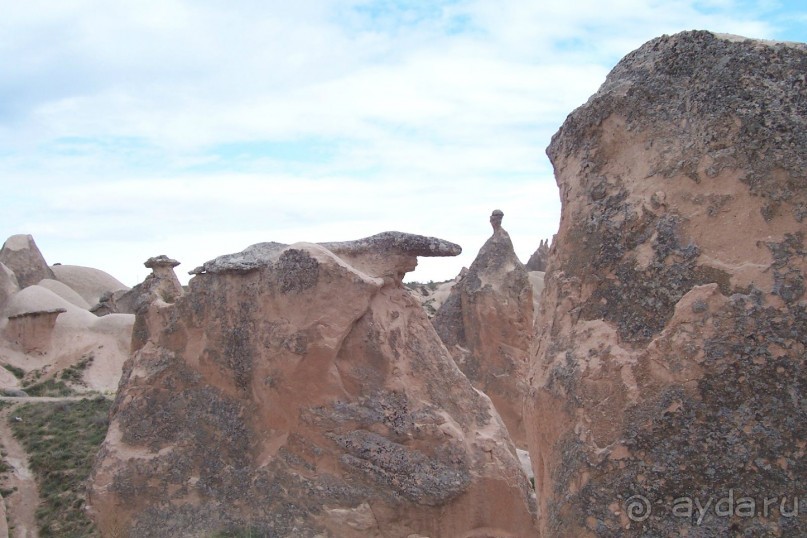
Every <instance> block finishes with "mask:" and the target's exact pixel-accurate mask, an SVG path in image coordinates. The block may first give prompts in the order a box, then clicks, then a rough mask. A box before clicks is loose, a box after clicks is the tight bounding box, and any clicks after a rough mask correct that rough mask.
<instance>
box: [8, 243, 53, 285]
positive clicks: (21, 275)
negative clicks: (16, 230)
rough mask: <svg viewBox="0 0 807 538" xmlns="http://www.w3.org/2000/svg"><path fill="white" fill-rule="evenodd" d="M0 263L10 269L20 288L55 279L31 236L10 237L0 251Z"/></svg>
mask: <svg viewBox="0 0 807 538" xmlns="http://www.w3.org/2000/svg"><path fill="white" fill-rule="evenodd" d="M0 263H2V264H4V265H5V266H6V267H8V268H9V269H11V270H12V271H13V272H14V274H15V275H16V277H17V282H18V284H19V286H20V287H21V288H25V287H27V286H32V285H34V284H36V283H37V282H39V281H40V280H42V279H43V278H51V279H52V278H55V276H54V275H53V272H52V271H51V270H50V267H48V264H47V262H46V261H45V258H44V257H43V256H42V253H41V252H40V251H39V248H38V247H37V246H36V243H35V242H34V238H33V236H31V235H22V234H20V235H12V236H11V237H9V238H8V239H6V242H5V243H3V248H2V249H0Z"/></svg>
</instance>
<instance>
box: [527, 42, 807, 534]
mask: <svg viewBox="0 0 807 538" xmlns="http://www.w3.org/2000/svg"><path fill="white" fill-rule="evenodd" d="M805 77H807V46H805V45H802V44H792V43H772V42H760V41H753V40H745V39H742V38H736V37H728V36H719V35H714V34H711V33H708V32H685V33H681V34H677V35H674V36H672V37H669V36H663V37H660V38H657V39H654V40H652V41H650V42H648V43H647V44H645V45H644V46H642V47H641V48H640V49H638V50H636V51H635V52H632V53H631V54H629V55H628V56H626V57H625V58H624V59H623V60H622V61H621V62H620V63H619V64H618V65H617V66H616V67H615V68H614V70H613V71H612V72H611V73H610V74H609V75H608V78H607V79H606V81H605V83H604V84H603V86H602V87H601V88H600V90H599V91H598V92H597V93H596V94H595V95H594V96H593V97H591V99H589V101H588V102H587V103H586V104H585V105H583V106H582V107H580V108H578V109H577V110H575V111H574V112H573V113H572V114H571V115H570V116H569V117H568V118H567V120H566V122H565V123H564V124H563V126H562V127H561V129H560V131H559V132H558V133H557V134H556V135H555V136H554V137H553V139H552V143H551V144H550V146H549V149H548V150H547V153H548V154H549V157H550V159H551V160H552V163H553V165H554V168H555V176H556V179H557V183H558V186H559V187H560V194H561V200H562V214H561V224H560V231H559V233H558V236H557V237H558V243H559V245H560V248H558V249H553V252H552V254H551V257H550V263H549V268H550V269H551V272H550V273H548V274H547V275H546V276H547V278H546V288H545V290H544V294H543V297H542V299H541V311H540V323H539V324H538V326H540V327H543V330H542V333H541V334H540V335H539V338H538V342H537V349H536V354H535V355H534V363H533V366H532V372H531V383H532V387H533V397H532V398H531V403H532V405H531V406H528V407H531V409H530V410H529V417H528V420H529V426H528V435H529V437H530V439H529V445H530V453H531V455H532V461H533V467H534V469H535V474H536V487H537V490H538V498H539V499H540V504H541V507H540V527H541V529H542V531H543V534H544V535H546V536H575V537H577V536H594V535H596V536H639V535H641V536H679V535H688V536H728V535H732V536H740V535H743V536H763V535H765V536H807V518H806V517H805V514H807V504H805V499H803V498H802V497H803V496H804V492H805V491H807V463H806V462H807V459H805V441H804V440H805V439H807V408H805V406H804V402H803V400H802V398H803V395H804V394H805V393H807V372H805V362H804V357H805V353H807V349H806V348H807V300H806V299H807V297H805V280H804V278H805V271H807V247H805V244H804V230H805V224H804V218H805V216H807V177H805V173H806V172H807V78H805ZM637 495H639V496H642V497H643V498H645V499H647V501H648V503H649V504H647V505H643V504H642V503H643V502H644V501H643V499H642V498H639V497H635V496H637ZM730 495H732V496H733V499H734V505H733V506H732V510H735V511H734V512H733V513H732V514H733V517H726V516H720V515H717V514H716V513H715V510H714V509H712V510H709V511H708V513H707V514H705V515H704V517H703V518H702V519H701V520H700V521H698V516H699V514H698V512H697V510H692V512H694V514H693V515H692V516H691V517H686V515H687V512H686V509H687V505H686V502H685V501H681V499H682V498H685V497H688V498H689V499H690V501H691V502H692V503H693V504H694V503H695V502H696V501H697V502H699V503H702V504H703V505H704V506H705V505H706V503H707V502H708V501H709V500H710V498H711V500H712V502H713V508H715V507H714V503H716V502H717V500H718V499H721V498H724V499H728V498H729V496H730ZM794 496H798V497H799V499H800V500H801V506H800V514H799V515H798V516H793V508H794V506H793V502H794ZM772 497H776V501H775V506H772V505H769V506H768V507H767V509H766V510H765V511H766V512H767V513H766V514H763V500H764V499H769V498H772ZM740 498H746V500H745V501H744V504H743V511H742V513H739V514H738V513H737V510H739V503H738V502H737V500H738V499H740ZM749 498H750V499H754V500H755V502H756V506H755V507H754V508H753V509H751V508H750V503H749V501H748V500H747V499H749ZM675 499H679V503H678V505H677V508H678V511H677V512H675V513H674V512H673V508H674V506H675V505H674V500H675ZM728 504H729V503H728V500H726V502H724V504H723V508H722V509H723V510H726V506H728ZM782 507H784V510H783V509H782ZM644 508H649V509H650V513H647V512H645V513H642V509H644ZM690 508H691V506H690ZM796 508H799V507H798V506H797V507H796ZM749 510H754V512H753V516H754V517H749V514H751V512H749ZM788 514H790V517H788ZM739 516H745V517H739Z"/></svg>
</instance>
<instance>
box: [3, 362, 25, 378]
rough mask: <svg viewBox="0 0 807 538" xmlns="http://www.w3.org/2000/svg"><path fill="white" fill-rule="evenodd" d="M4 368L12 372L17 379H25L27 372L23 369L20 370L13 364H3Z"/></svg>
mask: <svg viewBox="0 0 807 538" xmlns="http://www.w3.org/2000/svg"><path fill="white" fill-rule="evenodd" d="M3 368H5V369H6V370H8V371H9V372H11V373H12V374H13V375H14V377H16V378H17V379H22V378H23V377H25V370H23V369H22V368H18V367H16V366H14V365H13V364H3Z"/></svg>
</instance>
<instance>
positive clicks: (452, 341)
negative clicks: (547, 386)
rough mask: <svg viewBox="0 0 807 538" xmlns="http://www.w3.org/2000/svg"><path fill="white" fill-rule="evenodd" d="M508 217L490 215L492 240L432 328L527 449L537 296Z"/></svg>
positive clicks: (480, 252)
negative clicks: (507, 225)
mask: <svg viewBox="0 0 807 538" xmlns="http://www.w3.org/2000/svg"><path fill="white" fill-rule="evenodd" d="M503 216H504V215H503V213H502V212H501V211H499V210H496V211H494V212H493V214H492V215H491V217H490V222H491V226H492V227H493V235H492V236H491V237H490V239H488V240H487V241H486V242H485V244H484V245H483V246H482V248H481V249H480V250H479V254H478V255H477V257H476V259H475V260H474V262H473V263H472V264H471V267H470V268H469V269H468V272H467V273H466V274H465V275H464V277H463V278H462V279H461V280H459V281H458V282H457V283H456V284H455V285H454V287H453V288H452V289H451V293H450V294H449V296H448V299H446V300H445V302H444V303H443V304H442V305H441V306H440V310H438V311H437V314H436V315H435V316H434V319H433V320H432V323H433V325H434V327H435V329H436V330H437V334H438V335H439V336H440V338H441V340H442V341H443V343H444V344H445V345H446V347H447V348H448V350H449V351H450V352H451V354H452V356H453V357H454V359H455V361H456V363H457V365H458V366H459V367H460V369H461V370H462V371H463V373H464V374H465V375H466V376H467V377H468V379H469V380H470V381H471V383H472V384H473V385H474V386H475V387H477V388H478V389H480V390H482V391H484V392H485V393H486V394H487V395H488V396H490V398H491V400H493V403H494V405H495V406H496V409H497V410H498V411H499V414H500V415H501V416H502V419H503V420H504V422H505V424H506V425H507V429H508V430H509V432H510V436H511V437H512V438H513V440H514V441H515V443H516V445H518V446H519V447H524V446H526V439H525V433H524V424H523V413H522V408H523V403H524V402H523V400H524V395H525V394H526V390H527V384H526V376H527V355H528V352H529V347H530V339H531V336H532V318H533V295H532V285H531V283H530V279H529V277H528V274H527V270H526V269H525V268H524V265H523V264H522V263H521V262H520V261H519V260H518V257H517V256H516V254H515V251H514V250H513V242H512V241H511V240H510V236H509V235H508V233H507V232H506V231H505V230H504V228H502V227H501V224H502V217H503Z"/></svg>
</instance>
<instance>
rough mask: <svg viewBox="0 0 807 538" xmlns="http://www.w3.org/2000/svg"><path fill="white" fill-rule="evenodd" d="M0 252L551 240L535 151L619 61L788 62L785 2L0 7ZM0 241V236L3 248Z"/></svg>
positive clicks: (333, 1)
mask: <svg viewBox="0 0 807 538" xmlns="http://www.w3.org/2000/svg"><path fill="white" fill-rule="evenodd" d="M0 13H3V16H2V17H0V66H1V67H0V187H2V193H3V196H2V205H1V206H0V236H2V237H7V236H9V235H12V234H16V233H30V234H33V235H34V237H35V239H36V241H37V243H38V244H39V246H40V249H41V250H42V251H43V253H44V254H45V256H46V258H47V259H48V261H49V262H51V263H54V262H60V263H65V264H76V265H88V266H92V267H97V268H99V269H103V270H105V271H108V272H109V273H111V274H113V275H114V276H116V277H117V278H119V279H120V280H122V281H123V282H125V283H126V284H128V285H133V284H135V283H137V282H139V281H141V280H142V279H143V278H144V277H145V276H146V274H147V273H148V270H147V269H145V268H144V267H143V265H142V263H143V261H145V260H146V259H147V258H148V257H150V256H153V255H157V254H167V255H169V256H172V257H174V258H177V259H179V260H180V261H181V262H183V264H182V265H181V266H180V267H179V268H178V272H179V273H180V277H181V278H182V279H183V280H186V278H187V277H186V276H185V275H184V273H185V271H187V270H190V269H192V268H193V267H195V266H197V265H200V264H201V263H202V262H204V261H206V260H208V259H210V258H213V257H215V256H217V255H219V254H224V253H228V252H234V251H238V250H241V249H243V248H244V247H246V246H247V245H249V244H252V243H255V242H259V241H281V242H295V241H332V240H346V239H354V238H359V237H363V236H367V235H371V234H374V233H378V232H381V231H385V230H400V231H407V232H413V233H422V234H426V235H435V236H438V237H442V238H445V239H448V240H451V241H455V242H457V243H460V244H461V245H462V246H463V248H464V251H465V252H464V254H463V255H462V256H461V257H460V258H455V259H441V260H421V264H420V267H419V269H418V271H417V272H415V273H413V274H410V275H409V276H410V277H411V278H413V279H419V280H430V279H434V280H442V279H447V278H451V277H453V276H454V275H455V274H456V273H457V272H458V271H459V269H460V268H461V267H462V266H463V265H468V264H470V262H471V261H472V260H473V257H474V256H475V254H476V252H477V251H478V249H479V247H480V246H481V245H482V243H483V242H484V241H485V239H486V238H487V237H488V236H489V234H490V227H489V224H488V222H487V217H488V215H489V214H490V211H491V210H493V209H495V208H499V209H502V210H503V211H504V212H505V218H504V227H505V228H506V229H507V230H508V231H509V232H510V235H511V237H512V238H513V241H514V244H515V246H516V250H517V252H518V254H519V255H520V256H521V257H522V258H523V259H525V260H526V258H527V257H528V256H529V255H530V253H531V252H532V251H533V250H534V249H535V248H536V247H537V245H538V242H539V240H540V239H543V238H548V237H551V235H552V234H553V233H554V232H555V231H556V228H557V223H558V218H559V212H560V205H559V201H558V195H557V189H556V187H555V182H554V179H553V176H552V168H551V165H550V163H549V161H548V159H547V158H546V156H545V153H544V149H545V148H546V146H547V144H548V143H549V139H550V137H551V136H552V134H553V133H554V132H555V131H556V130H557V128H558V127H559V126H560V125H561V123H562V122H563V120H564V119H565V117H566V115H567V114H568V113H569V112H571V111H572V110H573V109H574V108H575V107H577V106H579V105H580V104H582V103H584V102H585V101H586V99H587V98H588V97H589V96H590V95H591V94H592V93H594V92H595V91H596V90H597V88H598V87H599V85H600V84H601V83H602V82H603V80H604V78H605V75H606V74H607V73H608V71H609V70H610V68H611V67H613V65H614V64H615V63H616V62H617V61H618V60H619V59H620V58H621V57H622V56H624V55H625V54H627V53H628V52H630V51H631V50H633V49H635V48H637V47H638V46H640V45H641V44H642V43H644V42H645V41H647V40H649V39H652V38H653V37H656V36H658V35H661V34H664V33H667V34H670V33H675V32H678V31H681V30H688V29H708V30H712V31H715V32H727V33H734V34H740V35H745V36H748V37H756V38H765V39H778V40H795V41H807V30H805V28H807V7H805V6H804V4H803V2H797V1H790V2H784V1H774V0H762V1H745V0H743V1H739V0H702V1H694V0H670V1H639V0H617V1H612V2H602V1H600V0H597V1H595V0H578V1H576V2H568V1H563V2H554V1H543V2H538V1H526V0H520V1H508V0H504V1H501V0H500V1H488V0H469V1H461V0H454V1H431V2H407V1H395V0H388V1H360V0H344V1H337V0H309V1H301V2H275V1H268V2H267V1H261V2H259V1H246V0H243V1H240V0H237V1H232V2H227V3H224V2H214V1H211V0H194V1H190V0H141V1H139V2H109V1H106V0H103V1H101V0H62V1H60V2H45V1H36V0H30V1H26V2H19V1H13V0H0ZM2 237H0V239H2Z"/></svg>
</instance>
